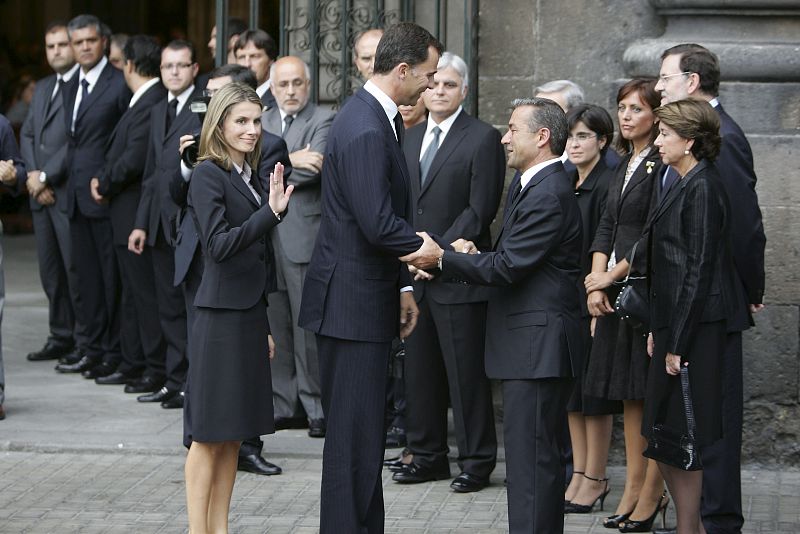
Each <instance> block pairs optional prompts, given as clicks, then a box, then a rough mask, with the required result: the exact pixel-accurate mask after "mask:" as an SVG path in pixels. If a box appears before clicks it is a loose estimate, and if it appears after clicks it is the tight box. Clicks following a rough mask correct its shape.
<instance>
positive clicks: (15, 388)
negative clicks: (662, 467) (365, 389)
mask: <svg viewBox="0 0 800 534" xmlns="http://www.w3.org/2000/svg"><path fill="white" fill-rule="evenodd" d="M4 250H5V262H6V264H5V272H6V292H7V298H6V310H5V314H4V318H3V321H4V322H3V351H4V359H5V365H6V380H7V388H6V393H7V395H6V397H7V398H6V411H7V414H8V417H7V419H6V420H5V421H0V533H18V532H26V533H28V532H30V533H49V532H58V533H67V532H80V533H95V532H96V533H101V532H102V533H122V532H125V533H131V532H135V533H150V532H169V533H171V532H186V531H187V521H186V510H185V499H184V489H183V461H184V457H185V450H184V449H183V448H182V447H181V444H180V441H181V425H182V421H181V413H180V412H179V411H175V410H163V409H161V408H160V407H159V406H157V405H156V406H153V405H141V404H139V403H137V402H136V400H135V396H134V395H126V394H125V393H123V392H122V388H121V387H119V386H97V385H95V384H93V383H91V382H89V381H87V380H84V379H83V378H81V377H79V376H75V375H59V374H57V373H55V372H54V371H53V369H52V368H53V365H54V364H53V363H52V362H41V363H31V362H28V361H26V360H25V354H27V353H28V352H29V351H30V350H33V349H38V348H39V347H40V346H41V345H42V344H43V342H44V340H45V338H46V335H47V332H46V324H47V308H46V300H45V297H44V294H43V293H42V291H41V287H40V285H39V280H38V271H37V267H36V254H35V247H34V242H33V238H32V237H31V236H23V237H16V236H5V237H4ZM322 446H323V440H314V439H311V438H308V437H307V436H306V434H305V432H304V431H290V430H285V431H281V432H278V433H276V434H275V435H272V436H266V437H265V456H266V457H267V458H268V459H270V460H271V461H274V462H276V463H278V464H279V465H281V466H282V467H283V469H284V474H283V475H280V476H276V477H260V476H257V475H252V474H249V473H240V474H239V476H238V478H237V483H236V487H235V491H234V495H233V501H232V507H231V532H238V533H251V532H252V533H259V532H269V533H313V532H317V531H318V522H319V473H320V468H321V455H322ZM452 448H453V450H455V448H454V447H452ZM452 469H453V471H454V472H457V467H456V466H455V465H453V466H452ZM388 475H389V474H388V473H385V476H384V498H385V508H386V532H388V533H418V532H432V533H433V532H436V533H439V532H453V533H462V532H469V533H501V532H506V531H507V529H508V527H507V512H506V495H505V489H504V487H503V478H504V477H505V464H504V462H502V461H501V462H500V463H499V465H498V468H497V470H496V471H495V472H494V474H493V475H492V485H491V486H490V487H488V488H486V489H485V490H483V491H481V492H478V493H474V494H467V495H459V494H455V493H453V492H452V491H450V489H449V487H448V484H449V481H441V482H432V483H427V484H419V485H412V486H402V485H398V484H395V483H393V482H392V481H391V478H390V477H389V476H388ZM609 477H610V479H611V488H612V489H611V494H610V496H609V498H608V501H607V502H606V511H605V512H600V511H597V512H595V513H593V514H587V515H583V516H578V515H571V516H568V517H567V521H566V532H567V533H570V534H577V533H583V532H595V533H599V532H610V531H608V530H606V529H604V528H603V527H602V521H601V520H602V518H603V517H604V516H606V515H609V514H610V513H612V512H613V511H614V508H615V507H616V505H617V503H618V501H619V498H620V496H621V494H622V485H623V483H624V469H623V468H621V467H612V468H610V469H609ZM553 491H559V489H558V488H553ZM743 492H744V496H745V499H744V506H745V513H746V516H747V523H746V525H745V527H746V528H745V530H744V532H745V533H746V534H750V533H761V532H775V533H789V532H800V471H797V470H787V469H784V470H767V469H759V468H757V467H750V468H748V469H747V470H745V471H744V472H743ZM667 518H668V519H667V523H670V522H672V524H674V510H673V509H672V506H670V512H669V514H668V516H667Z"/></svg>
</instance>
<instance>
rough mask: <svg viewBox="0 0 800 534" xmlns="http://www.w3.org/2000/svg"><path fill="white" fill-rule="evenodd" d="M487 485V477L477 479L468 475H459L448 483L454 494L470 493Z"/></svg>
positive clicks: (477, 477)
mask: <svg viewBox="0 0 800 534" xmlns="http://www.w3.org/2000/svg"><path fill="white" fill-rule="evenodd" d="M488 485H489V477H479V476H477V475H471V474H469V473H465V472H464V473H461V474H460V475H458V476H457V477H456V478H455V480H453V481H452V482H451V483H450V487H451V488H453V491H455V492H456V493H472V492H473V491H480V490H482V489H483V488H485V487H486V486H488Z"/></svg>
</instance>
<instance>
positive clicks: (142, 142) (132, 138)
mask: <svg viewBox="0 0 800 534" xmlns="http://www.w3.org/2000/svg"><path fill="white" fill-rule="evenodd" d="M166 96H167V90H166V89H164V86H163V85H162V84H161V82H160V81H159V82H158V83H156V84H155V85H153V86H152V87H150V88H149V89H148V90H147V91H145V93H144V94H142V96H141V97H140V98H139V99H138V100H137V101H136V103H135V104H134V105H133V107H132V108H128V111H126V112H125V114H124V115H122V118H121V119H120V120H119V123H117V127H116V128H114V131H113V132H112V134H111V138H110V139H109V140H108V147H107V149H106V165H105V168H104V169H103V172H102V173H101V174H100V176H99V177H98V179H99V181H100V186H99V188H98V191H99V192H100V194H101V195H103V196H104V197H106V198H107V199H109V212H110V217H111V227H112V230H113V235H114V242H115V243H116V244H117V245H123V246H124V245H127V243H128V236H129V235H130V233H131V231H132V230H133V223H134V219H135V218H136V209H137V207H138V206H139V197H140V196H141V185H142V174H143V173H144V166H145V160H146V158H147V148H148V144H149V141H150V115H151V111H152V110H153V107H154V106H155V105H156V104H157V103H158V102H159V101H161V100H162V99H164V98H165V97H166Z"/></svg>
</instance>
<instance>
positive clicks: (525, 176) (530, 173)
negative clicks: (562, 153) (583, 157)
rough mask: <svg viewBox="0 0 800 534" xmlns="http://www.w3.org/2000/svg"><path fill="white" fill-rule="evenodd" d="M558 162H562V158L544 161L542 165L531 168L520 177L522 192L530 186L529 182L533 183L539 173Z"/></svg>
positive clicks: (538, 164)
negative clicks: (532, 179)
mask: <svg viewBox="0 0 800 534" xmlns="http://www.w3.org/2000/svg"><path fill="white" fill-rule="evenodd" d="M556 161H561V158H560V157H558V158H553V159H548V160H547V161H543V162H541V163H537V164H536V165H534V166H533V167H531V168H530V169H528V170H527V171H525V172H523V173H522V176H520V178H519V185H520V190H522V189H525V186H526V185H528V182H530V181H531V178H533V177H534V175H536V173H537V172H539V171H541V170H542V169H544V168H545V167H547V166H548V165H552V164H553V163H555V162H556Z"/></svg>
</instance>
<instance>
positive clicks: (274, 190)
mask: <svg viewBox="0 0 800 534" xmlns="http://www.w3.org/2000/svg"><path fill="white" fill-rule="evenodd" d="M292 191H294V186H293V185H290V186H289V187H285V182H284V178H283V164H282V163H280V162H279V163H276V164H275V170H274V171H273V172H271V173H269V207H270V208H272V211H274V212H275V213H277V214H279V215H280V214H281V213H283V212H284V211H286V206H288V205H289V197H291V196H292Z"/></svg>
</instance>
